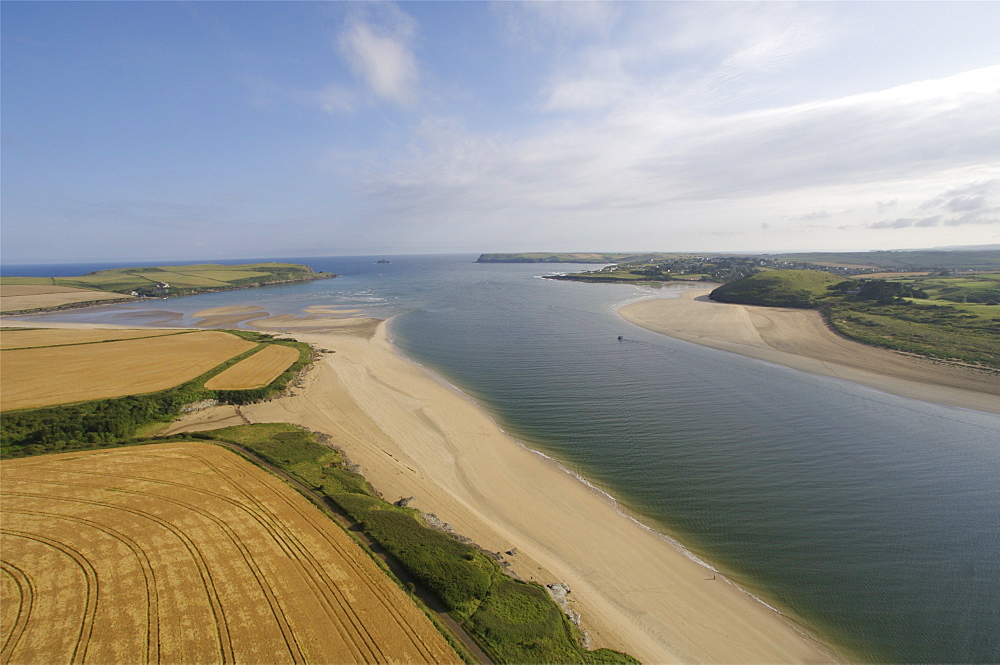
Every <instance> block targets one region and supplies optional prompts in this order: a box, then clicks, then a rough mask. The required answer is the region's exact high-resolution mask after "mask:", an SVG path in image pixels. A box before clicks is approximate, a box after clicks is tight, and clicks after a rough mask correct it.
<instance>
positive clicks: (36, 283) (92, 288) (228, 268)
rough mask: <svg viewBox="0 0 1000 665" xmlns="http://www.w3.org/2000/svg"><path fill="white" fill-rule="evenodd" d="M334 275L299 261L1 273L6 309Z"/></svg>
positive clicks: (187, 292)
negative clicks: (25, 274) (55, 274)
mask: <svg viewBox="0 0 1000 665" xmlns="http://www.w3.org/2000/svg"><path fill="white" fill-rule="evenodd" d="M332 277H336V275H334V274H332V273H325V272H313V270H312V269H311V268H310V267H309V266H304V265H299V264H295V263H248V264H243V265H218V264H214V263H199V264H192V265H183V266H154V267H144V268H114V269H111V270H98V271H95V272H91V273H87V274H86V275H80V276H75V277H18V276H12V277H2V278H0V308H2V311H4V312H25V311H31V310H37V309H52V308H59V307H64V306H70V305H74V304H80V303H89V302H92V301H97V300H102V299H126V298H129V297H134V296H142V297H165V296H179V295H192V294H195V293H203V292H206V291H225V290H229V289H245V288H250V287H255V286H264V285H268V284H285V283H291V282H306V281H312V280H317V279H329V278H332Z"/></svg>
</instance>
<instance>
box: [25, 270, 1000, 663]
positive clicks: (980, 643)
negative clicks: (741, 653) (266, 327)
mask: <svg viewBox="0 0 1000 665" xmlns="http://www.w3.org/2000/svg"><path fill="white" fill-rule="evenodd" d="M374 258H377V257H371V258H345V259H333V258H331V259H314V258H313V259H301V262H305V263H309V264H310V265H312V266H313V267H314V268H316V269H322V270H332V271H334V272H338V273H342V274H343V276H342V277H340V278H338V279H336V280H332V281H324V282H315V283H310V284H301V285H288V286H281V287H270V288H266V289H253V290H248V291H236V292H227V293H220V294H208V295H203V296H195V297H191V298H178V299H172V300H169V301H154V302H147V303H143V304H137V305H130V306H129V307H127V308H125V307H121V306H117V307H116V306H112V307H102V308H93V309H89V310H84V311H80V312H76V313H68V314H63V315H61V316H60V317H59V318H60V319H62V320H66V319H70V320H81V321H82V320H104V321H113V322H117V323H127V322H129V321H141V320H142V317H141V315H142V313H143V312H144V311H148V310H150V309H170V310H174V311H182V312H184V313H187V314H191V313H193V312H195V311H198V310H200V309H204V308H208V307H215V306H221V305H231V304H251V305H260V306H262V307H265V308H267V309H269V310H271V311H273V312H275V313H281V312H289V313H297V312H299V311H300V310H301V309H302V308H303V307H306V306H309V305H352V306H356V307H360V308H362V309H364V310H365V311H366V312H369V313H371V314H372V315H375V316H380V317H389V316H394V317H395V318H394V319H393V321H392V323H391V325H390V334H391V336H392V337H393V339H394V341H395V342H396V344H397V345H398V346H399V347H400V348H401V349H402V350H403V351H404V352H405V353H406V354H407V355H409V356H411V357H413V358H414V359H416V360H418V361H419V362H421V363H423V364H425V365H427V366H428V367H430V368H432V369H434V370H435V371H437V372H438V373H440V374H442V375H443V376H444V377H445V378H447V379H448V380H449V381H451V382H452V383H454V384H456V385H458V386H460V387H461V388H462V389H463V390H465V391H466V392H467V393H469V394H470V395H471V396H473V397H474V398H475V399H477V400H478V401H479V402H480V403H481V404H482V405H483V406H484V407H485V408H486V409H487V410H489V411H490V412H491V413H492V414H493V415H494V416H495V417H496V419H497V420H498V421H499V422H500V423H501V425H502V426H503V427H504V428H505V429H506V430H507V431H509V432H511V433H512V434H513V435H515V436H516V437H518V438H519V439H521V440H522V441H524V442H525V443H527V444H528V445H530V446H532V447H534V448H537V449H539V450H542V451H544V452H546V453H548V454H550V455H552V456H554V457H556V458H557V459H559V460H561V461H562V462H563V463H565V464H566V465H567V466H568V467H569V468H571V469H572V470H574V471H575V472H577V473H579V474H580V475H582V476H584V477H586V478H587V479H589V480H590V481H591V482H593V483H595V484H596V485H598V486H600V487H602V488H604V489H605V490H607V491H608V492H609V493H611V494H612V495H614V496H615V497H617V498H618V499H619V500H620V501H621V502H622V504H623V505H624V506H627V508H628V509H629V510H630V511H632V512H633V513H634V514H636V515H637V516H639V517H640V518H641V519H642V520H643V521H644V522H645V523H647V524H649V525H651V526H653V527H655V528H658V529H661V530H663V531H665V532H667V533H669V534H671V535H672V536H674V537H675V538H677V539H678V540H680V541H682V542H683V543H685V545H686V546H687V547H689V548H690V549H691V550H693V551H694V552H695V553H697V554H698V555H699V556H701V557H702V558H705V559H708V560H710V561H712V562H713V563H714V564H715V565H716V566H717V567H718V568H719V569H720V570H722V571H723V572H725V573H726V574H727V575H729V576H730V577H732V578H733V579H735V580H736V581H738V582H739V583H740V584H741V585H743V586H744V587H746V588H747V589H749V590H751V591H752V592H753V593H755V594H757V595H759V596H760V597H762V598H764V599H765V600H766V601H767V602H768V603H770V604H772V605H774V606H776V607H779V608H781V609H782V610H783V611H785V612H786V613H788V614H790V615H791V616H793V617H795V618H796V619H798V620H799V621H801V622H803V624H805V625H807V626H810V627H812V628H814V629H815V630H817V631H819V632H820V633H822V634H823V635H825V636H827V637H828V638H829V639H830V640H831V641H832V642H833V643H835V644H838V645H840V646H842V647H844V648H846V649H848V650H849V651H850V652H852V653H855V654H857V655H858V656H859V657H860V658H861V659H864V660H870V661H883V662H998V661H1000V637H998V635H1000V480H998V472H1000V417H998V416H995V415H990V414H985V413H980V412H976V411H970V410H965V409H956V408H949V407H943V406H936V405H932V404H928V403H924V402H919V401H915V400H908V399H904V398H900V397H895V396H891V395H887V394H884V393H880V392H878V391H876V390H873V389H869V388H865V387H861V386H856V385H853V384H850V383H846V382H842V381H837V380H834V379H827V378H823V377H814V376H811V375H808V374H803V373H801V372H797V371H794V370H791V369H788V368H784V367H778V366H774V365H769V364H767V363H762V362H758V361H753V360H749V359H745V358H741V357H738V356H734V355H731V354H727V353H724V352H720V351H715V350H712V349H707V348H704V347H699V346H696V345H692V344H687V343H684V342H680V341H677V340H673V339H670V338H666V337H663V336H660V335H656V334H654V333H650V332H648V331H645V330H642V329H640V328H637V327H634V326H631V325H630V324H627V323H626V322H624V321H623V320H622V319H620V318H619V317H618V316H617V314H616V313H615V309H616V307H617V306H618V305H620V304H621V303H623V302H626V301H628V300H633V299H636V298H641V297H648V296H651V295H669V293H670V292H669V290H663V291H659V292H656V291H652V290H649V289H643V288H640V287H632V286H620V285H605V284H579V283H571V282H556V281H552V280H543V279H539V278H537V276H538V275H541V274H544V273H545V272H547V271H549V270H550V269H551V268H552V267H553V266H540V265H519V264H475V263H473V261H474V259H475V257H472V256H451V257H391V258H392V263H391V264H389V265H375V264H374ZM558 268H560V269H565V267H561V266H558ZM46 269H48V270H49V272H48V273H45V274H54V273H53V272H52V270H53V268H52V267H47V268H46ZM67 270H69V269H67ZM5 272H8V273H10V272H18V274H26V271H25V270H23V269H22V270H20V271H14V270H12V269H11V268H10V267H7V268H6V270H5ZM70 274H74V273H72V271H70ZM75 274H79V272H76V273H75ZM618 335H623V336H624V338H625V339H624V340H623V341H622V342H618V341H617V340H616V337H617V336H618Z"/></svg>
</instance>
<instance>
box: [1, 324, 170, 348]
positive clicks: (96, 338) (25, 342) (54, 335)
mask: <svg viewBox="0 0 1000 665" xmlns="http://www.w3.org/2000/svg"><path fill="white" fill-rule="evenodd" d="M178 332H180V331H178V330H149V329H147V330H101V329H80V330H70V329H65V328H29V329H24V330H4V331H3V332H2V333H0V349H30V348H33V347H38V346H62V345H66V344H91V343H93V342H108V341H111V340H122V339H141V338H144V337H162V336H164V335H176V334H178Z"/></svg>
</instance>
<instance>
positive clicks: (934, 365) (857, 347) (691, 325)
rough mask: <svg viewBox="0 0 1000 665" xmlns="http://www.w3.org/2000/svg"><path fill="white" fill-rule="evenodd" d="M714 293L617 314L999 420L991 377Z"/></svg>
mask: <svg viewBox="0 0 1000 665" xmlns="http://www.w3.org/2000/svg"><path fill="white" fill-rule="evenodd" d="M710 291H711V287H701V288H691V289H690V290H686V291H684V292H682V293H681V294H680V296H679V297H674V298H648V299H645V300H639V301H637V302H633V303H629V304H627V305H624V306H622V307H620V308H619V309H618V314H619V315H620V316H621V317H622V318H623V319H625V320H626V321H628V322H629V323H632V324H634V325H637V326H639V327H641V328H645V329H646V330H650V331H652V332H655V333H659V334H661V335H666V336H668V337H673V338H675V339H679V340H683V341H686V342H692V343H695V344H700V345H702V346H708V347H711V348H714V349H719V350H722V351H728V352H730V353H736V354H738V355H741V356H744V357H747V358H754V359H756V360H763V361H766V362H770V363H774V364H777V365H783V366H785V367H791V368H793V369H797V370H800V371H803V372H808V373H811V374H817V375H820V376H827V377H831V378H836V379H842V380H845V381H850V382H852V383H857V384H860V385H864V386H868V387H871V388H875V389H877V390H881V391H883V392H887V393H890V394H893V395H898V396H901V397H908V398H912V399H917V400H922V401H926V402H932V403H935V404H942V405H945V406H951V407H960V408H967V409H974V410H978V411H985V412H988V413H1000V380H998V378H997V376H996V375H995V374H990V373H988V372H985V371H979V370H975V369H971V368H964V367H959V366H955V365H949V364H946V363H942V362H936V361H933V360H929V359H925V358H921V357H917V356H911V355H904V354H901V353H897V352H895V351H890V350H887V349H880V348H877V347H873V346H868V345H867V344H862V343H860V342H855V341H853V340H849V339H847V338H845V337H842V336H840V335H838V334H837V333H835V332H833V331H832V330H830V329H829V327H828V326H827V325H826V322H825V321H824V320H823V318H822V315H821V314H820V313H819V312H816V311H814V310H801V309H788V308H780V307H753V306H749V305H736V304H729V303H718V302H714V301H711V300H709V299H708V293H709V292H710Z"/></svg>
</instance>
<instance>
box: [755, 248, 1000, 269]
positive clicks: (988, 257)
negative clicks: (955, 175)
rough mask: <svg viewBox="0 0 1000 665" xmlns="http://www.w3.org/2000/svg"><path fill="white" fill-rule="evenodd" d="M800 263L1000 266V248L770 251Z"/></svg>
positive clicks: (882, 265)
mask: <svg viewBox="0 0 1000 665" xmlns="http://www.w3.org/2000/svg"><path fill="white" fill-rule="evenodd" d="M768 256H769V258H772V259H782V260H785V261H794V262H799V263H825V264H829V265H854V266H872V267H875V268H886V269H889V270H900V271H920V270H1000V250H995V249H986V250H910V251H898V252H893V251H877V252H807V253H797V254H770V255H768Z"/></svg>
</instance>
